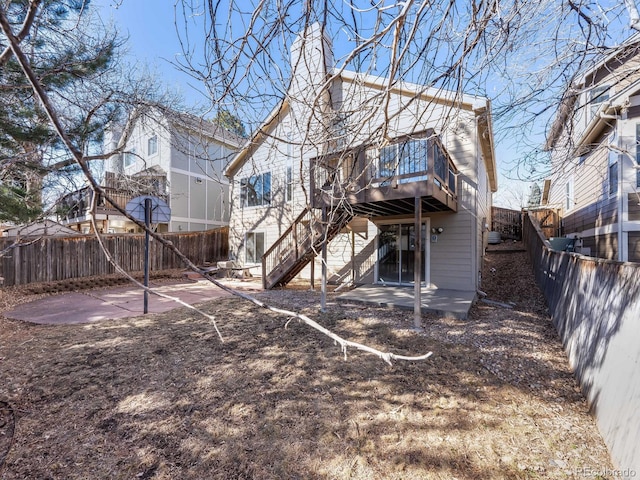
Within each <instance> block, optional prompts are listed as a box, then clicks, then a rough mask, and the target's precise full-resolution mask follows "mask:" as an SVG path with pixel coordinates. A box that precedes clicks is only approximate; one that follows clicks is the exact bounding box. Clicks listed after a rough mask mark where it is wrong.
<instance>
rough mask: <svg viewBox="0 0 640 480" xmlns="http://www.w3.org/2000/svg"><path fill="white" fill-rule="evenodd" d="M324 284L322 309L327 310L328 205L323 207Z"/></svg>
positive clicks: (321, 291)
mask: <svg viewBox="0 0 640 480" xmlns="http://www.w3.org/2000/svg"><path fill="white" fill-rule="evenodd" d="M322 227H323V232H322V235H323V237H324V238H323V239H322V286H321V287H320V311H321V312H323V313H324V312H326V311H327V232H328V229H329V226H328V224H327V207H326V206H323V207H322Z"/></svg>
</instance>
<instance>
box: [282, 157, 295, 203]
mask: <svg viewBox="0 0 640 480" xmlns="http://www.w3.org/2000/svg"><path fill="white" fill-rule="evenodd" d="M284 175H285V178H284V201H285V202H291V201H293V184H294V181H293V165H287V167H286V168H285V173H284Z"/></svg>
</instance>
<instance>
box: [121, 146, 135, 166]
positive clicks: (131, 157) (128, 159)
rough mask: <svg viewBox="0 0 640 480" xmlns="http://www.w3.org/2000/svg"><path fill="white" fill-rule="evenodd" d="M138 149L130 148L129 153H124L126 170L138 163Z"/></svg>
mask: <svg viewBox="0 0 640 480" xmlns="http://www.w3.org/2000/svg"><path fill="white" fill-rule="evenodd" d="M136 158H137V156H136V149H135V147H134V148H130V149H129V150H128V151H127V152H125V153H124V166H125V168H127V167H131V166H132V165H135V163H136Z"/></svg>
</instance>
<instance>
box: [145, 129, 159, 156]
mask: <svg viewBox="0 0 640 480" xmlns="http://www.w3.org/2000/svg"><path fill="white" fill-rule="evenodd" d="M156 153H158V136H157V135H156V134H153V135H152V136H151V137H149V139H148V140H147V155H155V154H156Z"/></svg>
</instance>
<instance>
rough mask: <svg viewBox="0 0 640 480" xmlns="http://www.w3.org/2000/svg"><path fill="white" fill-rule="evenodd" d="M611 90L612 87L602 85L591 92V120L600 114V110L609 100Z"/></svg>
mask: <svg viewBox="0 0 640 480" xmlns="http://www.w3.org/2000/svg"><path fill="white" fill-rule="evenodd" d="M610 88H611V87H610V86H609V85H601V86H599V87H595V88H593V89H591V92H589V109H590V112H591V116H590V117H589V120H591V119H592V118H593V117H594V116H595V114H596V113H598V110H600V106H601V105H602V104H603V103H604V102H606V101H607V100H609V90H610Z"/></svg>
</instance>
